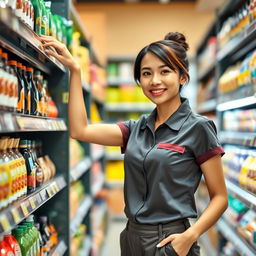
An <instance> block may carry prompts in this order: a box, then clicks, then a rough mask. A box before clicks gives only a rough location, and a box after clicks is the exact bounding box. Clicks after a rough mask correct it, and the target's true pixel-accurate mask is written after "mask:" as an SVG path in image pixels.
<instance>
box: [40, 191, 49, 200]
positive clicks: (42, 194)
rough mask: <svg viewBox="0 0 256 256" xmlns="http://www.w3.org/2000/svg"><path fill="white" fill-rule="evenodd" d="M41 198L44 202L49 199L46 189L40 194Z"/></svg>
mask: <svg viewBox="0 0 256 256" xmlns="http://www.w3.org/2000/svg"><path fill="white" fill-rule="evenodd" d="M40 196H41V198H42V201H45V200H46V199H47V194H46V191H45V189H43V190H42V191H41V192H40Z"/></svg>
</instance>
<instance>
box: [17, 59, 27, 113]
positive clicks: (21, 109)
mask: <svg viewBox="0 0 256 256" xmlns="http://www.w3.org/2000/svg"><path fill="white" fill-rule="evenodd" d="M17 78H18V103H17V112H18V113H21V114H24V113H25V108H26V107H25V95H27V94H26V88H25V82H24V80H23V77H22V64H21V63H20V62H18V63H17Z"/></svg>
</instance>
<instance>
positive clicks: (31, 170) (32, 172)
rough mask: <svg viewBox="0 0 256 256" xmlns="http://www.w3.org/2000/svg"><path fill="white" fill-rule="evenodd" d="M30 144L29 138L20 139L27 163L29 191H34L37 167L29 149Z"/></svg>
mask: <svg viewBox="0 0 256 256" xmlns="http://www.w3.org/2000/svg"><path fill="white" fill-rule="evenodd" d="M28 144H30V142H29V141H28V140H20V145H19V149H20V152H21V154H22V155H23V157H24V159H25V163H26V169H27V189H28V193H32V192H34V191H35V189H36V168H35V166H34V162H33V159H32V156H31V154H30V151H29V149H28Z"/></svg>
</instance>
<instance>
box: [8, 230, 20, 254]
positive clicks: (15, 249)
mask: <svg viewBox="0 0 256 256" xmlns="http://www.w3.org/2000/svg"><path fill="white" fill-rule="evenodd" d="M4 240H5V241H6V243H8V244H9V246H10V247H11V248H12V251H13V253H14V256H22V254H21V249H20V245H19V243H18V241H17V240H16V239H15V237H14V236H13V235H12V233H11V232H8V233H7V235H6V236H5V237H4Z"/></svg>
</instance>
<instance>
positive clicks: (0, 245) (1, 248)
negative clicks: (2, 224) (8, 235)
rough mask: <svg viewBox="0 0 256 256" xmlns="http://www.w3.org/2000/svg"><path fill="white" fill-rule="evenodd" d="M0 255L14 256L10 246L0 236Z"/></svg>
mask: <svg viewBox="0 0 256 256" xmlns="http://www.w3.org/2000/svg"><path fill="white" fill-rule="evenodd" d="M0 255H1V256H14V253H13V250H12V248H11V247H10V245H9V244H8V243H7V242H6V241H5V240H4V238H3V236H2V235H0Z"/></svg>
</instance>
